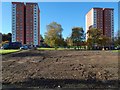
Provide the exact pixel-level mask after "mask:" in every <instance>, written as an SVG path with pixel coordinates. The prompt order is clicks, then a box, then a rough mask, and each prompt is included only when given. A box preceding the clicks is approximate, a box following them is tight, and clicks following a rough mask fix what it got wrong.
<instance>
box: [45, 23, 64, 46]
mask: <svg viewBox="0 0 120 90" xmlns="http://www.w3.org/2000/svg"><path fill="white" fill-rule="evenodd" d="M62 31H63V28H62V26H61V25H60V24H58V23H56V22H52V23H50V24H49V25H47V32H46V33H45V43H46V44H48V45H49V46H51V47H58V46H62V42H63V41H64V39H63V38H62Z"/></svg>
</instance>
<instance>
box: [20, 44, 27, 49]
mask: <svg viewBox="0 0 120 90" xmlns="http://www.w3.org/2000/svg"><path fill="white" fill-rule="evenodd" d="M20 49H21V50H22V49H23V50H27V49H29V47H28V46H27V45H23V46H21V47H20Z"/></svg>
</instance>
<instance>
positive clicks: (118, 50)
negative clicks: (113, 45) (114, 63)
mask: <svg viewBox="0 0 120 90" xmlns="http://www.w3.org/2000/svg"><path fill="white" fill-rule="evenodd" d="M112 52H119V53H120V50H112Z"/></svg>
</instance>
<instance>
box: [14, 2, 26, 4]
mask: <svg viewBox="0 0 120 90" xmlns="http://www.w3.org/2000/svg"><path fill="white" fill-rule="evenodd" d="M12 4H24V2H12Z"/></svg>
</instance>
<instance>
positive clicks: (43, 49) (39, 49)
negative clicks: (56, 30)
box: [38, 48, 66, 50]
mask: <svg viewBox="0 0 120 90" xmlns="http://www.w3.org/2000/svg"><path fill="white" fill-rule="evenodd" d="M38 50H55V48H38ZM57 50H66V49H65V48H57Z"/></svg>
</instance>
